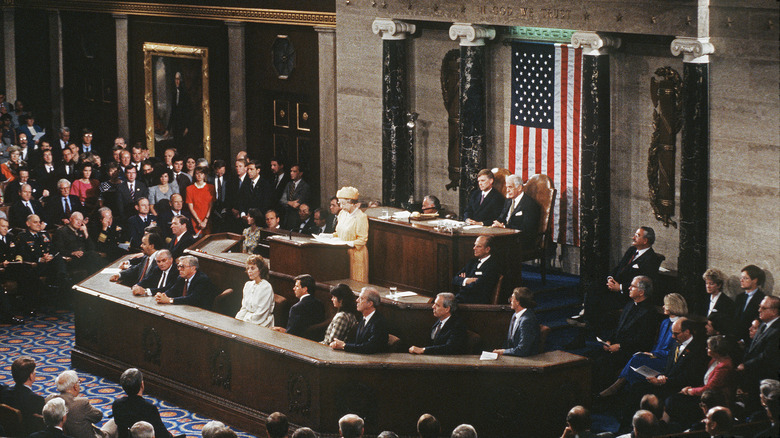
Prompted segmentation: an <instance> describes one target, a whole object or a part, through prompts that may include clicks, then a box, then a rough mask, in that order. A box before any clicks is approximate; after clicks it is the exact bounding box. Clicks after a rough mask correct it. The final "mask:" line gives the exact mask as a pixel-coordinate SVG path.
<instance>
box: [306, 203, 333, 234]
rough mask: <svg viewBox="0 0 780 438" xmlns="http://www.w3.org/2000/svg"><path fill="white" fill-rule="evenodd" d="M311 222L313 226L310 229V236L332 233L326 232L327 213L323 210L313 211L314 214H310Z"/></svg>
mask: <svg viewBox="0 0 780 438" xmlns="http://www.w3.org/2000/svg"><path fill="white" fill-rule="evenodd" d="M312 221H313V222H314V226H313V227H312V229H311V234H322V233H328V232H330V233H332V232H333V231H328V212H326V211H325V209H324V208H318V209H316V210H314V213H313V214H312Z"/></svg>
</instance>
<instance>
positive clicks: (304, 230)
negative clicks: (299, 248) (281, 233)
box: [293, 216, 320, 235]
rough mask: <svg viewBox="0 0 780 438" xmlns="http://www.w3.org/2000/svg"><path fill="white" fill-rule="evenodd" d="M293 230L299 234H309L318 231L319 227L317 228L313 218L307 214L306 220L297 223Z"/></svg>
mask: <svg viewBox="0 0 780 438" xmlns="http://www.w3.org/2000/svg"><path fill="white" fill-rule="evenodd" d="M293 231H295V232H298V233H301V234H309V235H311V234H314V233H319V232H320V231H319V229H318V228H317V225H316V224H315V223H314V218H312V217H311V216H309V218H308V219H306V222H303V223H301V224H298V226H297V227H296V228H295V230H293Z"/></svg>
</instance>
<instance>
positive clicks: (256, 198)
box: [242, 178, 273, 213]
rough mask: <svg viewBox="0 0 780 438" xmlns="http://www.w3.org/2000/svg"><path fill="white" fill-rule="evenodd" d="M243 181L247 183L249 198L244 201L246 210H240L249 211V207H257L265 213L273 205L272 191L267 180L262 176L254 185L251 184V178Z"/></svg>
mask: <svg viewBox="0 0 780 438" xmlns="http://www.w3.org/2000/svg"><path fill="white" fill-rule="evenodd" d="M244 183H245V184H246V185H247V189H248V192H249V198H248V199H247V202H246V210H242V211H249V209H250V208H258V209H260V211H262V212H264V213H265V212H266V211H268V209H269V208H271V207H272V206H273V205H272V204H271V201H272V197H273V191H272V190H271V185H270V184H268V181H266V180H264V179H263V178H258V179H257V183H255V184H254V187H253V186H252V181H251V180H249V181H244Z"/></svg>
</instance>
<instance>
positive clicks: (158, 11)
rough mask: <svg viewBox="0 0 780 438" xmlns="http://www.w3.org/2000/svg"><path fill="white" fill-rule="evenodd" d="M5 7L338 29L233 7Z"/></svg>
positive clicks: (40, 1) (305, 16)
mask: <svg viewBox="0 0 780 438" xmlns="http://www.w3.org/2000/svg"><path fill="white" fill-rule="evenodd" d="M3 5H4V6H13V7H20V8H36V9H50V10H60V11H85V12H104V13H112V14H128V15H147V16H155V17H179V18H181V17H186V18H200V19H206V20H232V21H243V22H255V23H276V24H293V25H299V26H322V27H335V26H336V14H335V13H334V12H314V11H294V10H282V9H261V8H238V7H230V6H201V5H176V4H164V3H133V2H122V1H101V0H68V1H64V0H3Z"/></svg>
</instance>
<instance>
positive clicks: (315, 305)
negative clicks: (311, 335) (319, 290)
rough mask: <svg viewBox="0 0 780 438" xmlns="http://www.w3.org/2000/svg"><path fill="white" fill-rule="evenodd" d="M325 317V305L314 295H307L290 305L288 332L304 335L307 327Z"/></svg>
mask: <svg viewBox="0 0 780 438" xmlns="http://www.w3.org/2000/svg"><path fill="white" fill-rule="evenodd" d="M324 319H325V306H323V305H322V303H321V302H320V300H318V299H316V298H314V296H313V295H311V294H309V295H305V296H304V297H302V298H301V299H300V300H299V301H298V302H297V303H295V305H294V306H292V307H290V313H289V316H288V318H287V333H289V334H291V335H295V336H303V335H304V334H305V333H306V329H308V328H309V327H311V326H313V325H314V324H318V323H320V322H322V320H324Z"/></svg>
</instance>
